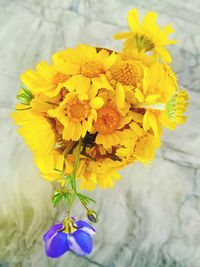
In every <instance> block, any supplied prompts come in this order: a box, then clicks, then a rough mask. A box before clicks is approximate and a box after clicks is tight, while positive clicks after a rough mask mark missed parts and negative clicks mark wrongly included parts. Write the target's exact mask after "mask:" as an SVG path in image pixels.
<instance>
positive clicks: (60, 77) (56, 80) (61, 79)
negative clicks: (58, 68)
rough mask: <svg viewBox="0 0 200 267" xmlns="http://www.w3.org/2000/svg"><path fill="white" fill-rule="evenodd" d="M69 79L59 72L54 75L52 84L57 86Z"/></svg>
mask: <svg viewBox="0 0 200 267" xmlns="http://www.w3.org/2000/svg"><path fill="white" fill-rule="evenodd" d="M69 77H70V75H67V74H64V73H61V72H59V73H58V74H56V76H55V78H54V81H53V83H54V84H55V85H58V84H59V83H64V82H66V81H67V79H69Z"/></svg>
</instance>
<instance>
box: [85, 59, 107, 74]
mask: <svg viewBox="0 0 200 267" xmlns="http://www.w3.org/2000/svg"><path fill="white" fill-rule="evenodd" d="M102 73H104V70H103V66H102V65H101V64H100V63H98V62H95V61H89V62H85V63H83V64H82V65H81V74H83V76H85V77H88V78H94V77H98V76H99V75H100V74H102Z"/></svg>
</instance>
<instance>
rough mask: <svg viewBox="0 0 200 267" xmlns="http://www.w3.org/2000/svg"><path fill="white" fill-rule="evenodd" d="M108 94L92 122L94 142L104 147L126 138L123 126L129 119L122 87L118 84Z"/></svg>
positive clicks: (127, 106) (114, 144) (118, 142)
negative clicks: (113, 90)
mask: <svg viewBox="0 0 200 267" xmlns="http://www.w3.org/2000/svg"><path fill="white" fill-rule="evenodd" d="M108 94H110V96H109V97H108V98H107V99H106V98H104V102H105V104H104V106H103V107H102V108H100V109H99V110H97V120H96V121H95V122H94V131H95V132H97V136H96V140H95V142H96V144H99V145H100V144H101V145H103V146H104V148H110V147H112V146H116V145H118V144H120V142H121V140H122V139H123V138H126V131H124V130H123V127H124V126H125V125H126V124H128V123H129V122H130V120H131V116H130V115H129V105H127V103H126V101H125V92H124V88H123V87H122V86H121V85H120V84H118V85H117V87H116V91H115V92H114V93H112V92H110V93H109V92H108ZM99 95H101V94H99ZM104 97H105V96H104Z"/></svg>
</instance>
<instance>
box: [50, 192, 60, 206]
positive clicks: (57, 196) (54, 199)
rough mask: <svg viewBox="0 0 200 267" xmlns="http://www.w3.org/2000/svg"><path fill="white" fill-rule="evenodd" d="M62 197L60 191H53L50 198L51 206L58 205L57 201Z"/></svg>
mask: <svg viewBox="0 0 200 267" xmlns="http://www.w3.org/2000/svg"><path fill="white" fill-rule="evenodd" d="M62 198H63V194H62V193H61V192H55V194H54V196H53V198H52V202H53V207H55V206H56V205H58V203H59V202H60V201H61V199H62Z"/></svg>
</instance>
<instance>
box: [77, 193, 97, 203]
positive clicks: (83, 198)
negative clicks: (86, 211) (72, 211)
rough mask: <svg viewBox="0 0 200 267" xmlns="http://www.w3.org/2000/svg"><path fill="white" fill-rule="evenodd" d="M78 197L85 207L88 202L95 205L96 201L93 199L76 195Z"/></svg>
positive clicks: (79, 194)
mask: <svg viewBox="0 0 200 267" xmlns="http://www.w3.org/2000/svg"><path fill="white" fill-rule="evenodd" d="M77 195H78V198H79V199H80V201H81V202H83V203H85V204H86V205H87V204H88V203H89V202H93V203H96V201H95V200H94V199H93V198H90V197H88V196H85V195H83V194H81V193H77Z"/></svg>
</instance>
